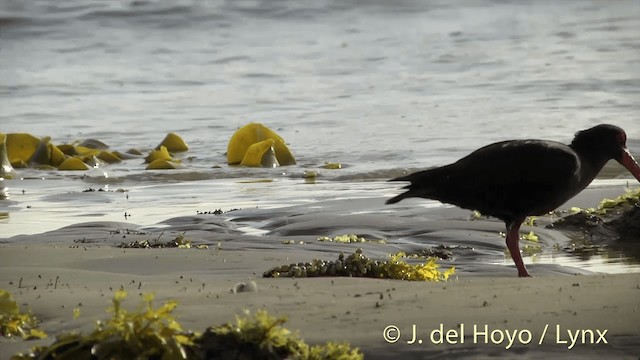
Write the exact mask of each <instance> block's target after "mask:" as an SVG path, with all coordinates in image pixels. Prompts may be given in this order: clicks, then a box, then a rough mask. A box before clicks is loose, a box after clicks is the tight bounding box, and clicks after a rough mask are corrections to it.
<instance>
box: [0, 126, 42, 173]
mask: <svg viewBox="0 0 640 360" xmlns="http://www.w3.org/2000/svg"><path fill="white" fill-rule="evenodd" d="M39 145H40V139H38V138H37V137H35V136H33V135H31V134H25V133H12V134H7V139H6V146H7V156H8V157H9V162H10V163H11V165H13V167H26V164H27V163H29V160H31V157H32V156H33V153H35V152H36V149H37V148H38V146H39ZM16 165H17V166H16Z"/></svg>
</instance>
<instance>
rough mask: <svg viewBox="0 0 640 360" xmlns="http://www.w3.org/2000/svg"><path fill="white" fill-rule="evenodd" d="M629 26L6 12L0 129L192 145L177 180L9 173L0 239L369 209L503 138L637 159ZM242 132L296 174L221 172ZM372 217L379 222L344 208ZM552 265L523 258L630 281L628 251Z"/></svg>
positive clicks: (372, 15)
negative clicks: (607, 149)
mask: <svg viewBox="0 0 640 360" xmlns="http://www.w3.org/2000/svg"><path fill="white" fill-rule="evenodd" d="M639 28H640V3H638V2H625V1H619V2H618V1H610V2H606V3H597V2H556V3H552V2H544V3H541V2H516V1H513V2H504V1H488V0H486V1H480V0H478V1H475V0H474V1H472V0H468V1H462V2H455V3H451V2H447V1H433V2H424V1H417V0H416V1H411V0H404V1H332V0H327V1H323V2H314V3H308V4H307V3H306V2H302V3H300V2H295V1H288V0H281V1H259V0H256V1H233V2H227V1H211V2H201V1H195V0H194V1H179V2H175V1H120V2H102V1H90V0H76V1H71V0H70V1H61V2H50V1H44V0H41V1H35V0H31V1H17V0H12V1H3V2H1V3H0V79H2V81H0V104H1V105H0V132H4V133H8V132H29V133H33V134H34V135H36V136H47V135H48V136H51V137H52V141H53V142H54V143H56V144H61V143H67V142H71V141H75V140H84V139H88V138H95V139H99V140H101V141H103V142H105V143H107V144H108V145H110V147H111V148H112V149H113V150H120V151H126V150H127V149H129V148H132V147H135V148H139V149H141V150H143V151H148V150H149V149H151V148H153V147H155V146H156V145H157V144H158V143H159V142H160V141H161V140H162V138H163V137H164V136H165V134H166V133H168V132H172V131H173V132H177V133H178V134H180V135H181V136H182V137H183V138H184V139H185V140H186V142H187V143H188V145H189V146H190V150H189V151H188V152H187V153H184V154H181V155H179V156H180V157H181V158H182V159H183V161H184V163H185V165H186V168H185V169H183V170H177V171H146V170H144V165H143V164H142V161H138V160H129V161H125V162H123V163H120V164H114V165H111V166H109V167H106V168H104V169H94V170H91V171H89V172H87V173H86V174H77V173H63V172H57V171H42V170H35V169H27V170H20V171H19V175H20V176H21V177H23V178H24V180H11V181H5V185H6V186H7V187H8V189H9V190H8V192H9V195H10V198H9V199H8V200H1V201H0V214H1V213H6V214H7V216H0V233H1V235H0V236H2V237H10V236H13V235H17V234H33V233H39V232H43V231H48V230H53V229H56V228H59V227H62V226H66V225H69V224H73V223H77V222H82V221H124V220H127V221H131V222H133V223H136V224H140V225H144V226H152V225H154V224H157V223H158V222H160V221H163V220H166V219H169V218H172V217H176V216H185V215H195V214H196V211H213V210H216V209H219V208H220V209H222V210H225V211H226V210H230V209H234V208H243V209H247V208H256V207H257V208H259V209H278V208H287V207H290V206H295V205H307V206H308V207H309V208H312V207H313V206H316V205H315V204H323V203H324V202H326V201H329V200H335V199H359V198H380V199H382V198H383V197H388V196H391V195H393V194H395V193H397V187H396V186H395V185H393V184H387V183H385V182H384V181H385V180H386V179H388V178H390V177H393V176H395V175H398V174H399V173H401V172H402V171H404V170H405V169H409V170H415V169H418V168H426V167H430V166H435V165H443V164H446V163H448V162H451V161H454V160H456V159H457V158H459V157H461V156H463V155H466V154H468V153H469V152H470V151H472V150H473V149H475V148H477V147H480V146H482V145H485V144H487V143H490V142H494V141H499V140H504V139H510V138H545V139H553V140H558V141H563V142H567V141H570V139H571V138H572V136H573V133H574V132H575V131H577V130H579V129H583V128H586V127H590V126H592V125H595V124H598V123H603V122H609V123H614V124H617V125H619V126H621V127H623V128H625V130H626V131H627V134H628V137H629V141H628V146H629V148H630V149H631V151H632V152H633V153H634V154H636V157H640V156H639V155H638V154H640V126H639V125H638V124H640V121H639V120H640V118H639V116H638V114H640V103H639V102H638V101H637V99H638V95H639V94H640V57H639V56H638V50H639V49H640V40H638V37H637V30H638V29H639ZM250 121H259V122H262V123H264V124H265V125H267V126H269V127H271V128H272V129H274V130H275V131H276V132H278V133H279V134H280V135H281V136H282V137H283V138H284V139H285V140H286V141H287V143H288V144H289V146H290V149H291V151H292V152H293V154H294V156H295V157H296V159H297V160H298V164H297V165H295V166H291V167H283V168H277V169H244V168H234V167H228V166H227V165H226V158H225V151H226V146H227V142H228V140H229V138H230V137H231V135H232V134H233V132H234V131H235V130H236V129H237V128H239V127H240V126H242V125H244V124H246V123H248V122H250ZM327 161H329V162H340V163H342V164H343V165H344V166H343V168H342V169H340V170H327V169H323V168H320V166H322V165H323V164H324V163H325V162H327ZM305 170H313V171H316V172H318V174H319V176H318V178H317V179H316V180H315V181H309V180H305V179H303V173H304V171H305ZM617 178H622V179H628V178H629V175H628V174H626V173H625V172H624V171H623V169H622V168H621V167H620V166H619V165H617V164H611V165H609V166H607V168H606V169H605V171H604V173H603V174H602V176H601V179H617ZM262 180H264V181H268V182H260V181H262ZM613 181H619V182H618V183H617V185H616V186H620V185H621V184H623V183H624V181H625V180H613ZM89 188H92V189H95V190H98V189H101V188H102V189H103V190H109V191H106V192H91V193H83V192H82V191H84V190H88V189H89ZM118 189H123V190H126V192H118V191H117V190H118ZM23 190H24V193H23ZM381 201H382V200H380V202H381ZM411 204H412V206H417V207H419V209H420V208H422V207H437V208H439V209H448V207H443V206H441V205H439V204H438V203H436V202H422V203H419V202H412V203H411ZM317 206H321V205H317ZM376 211H383V212H385V213H387V211H388V214H389V216H393V212H392V211H391V210H382V209H377V210H375V209H371V208H367V207H362V208H358V209H352V212H353V213H357V212H361V213H372V212H376ZM283 212H284V213H286V210H283ZM125 214H127V215H130V216H127V217H126V218H125ZM465 216H466V215H465ZM244 231H246V232H247V233H251V234H262V233H264V230H263V229H261V228H260V227H259V226H254V225H253V224H246V225H245V226H244ZM318 235H324V234H318ZM496 244H497V245H500V246H501V245H502V242H501V241H498V242H496ZM497 245H496V246H497ZM561 255H562V254H557V256H556V255H554V256H553V257H545V256H546V255H540V256H539V257H538V259H537V260H536V261H541V262H551V263H554V262H557V263H561V264H572V265H578V264H579V266H578V267H581V268H589V269H595V270H596V271H606V272H615V271H637V270H638V268H637V265H628V264H627V263H624V264H621V263H620V261H621V260H620V261H618V260H615V259H622V258H624V255H620V256H614V257H613V262H608V261H609V260H612V259H604V258H602V259H601V261H600V260H598V261H596V263H595V264H594V265H591V263H589V262H587V261H583V260H579V262H578V263H573V262H572V261H577V260H575V257H563V256H561ZM592 259H594V258H593V257H592ZM484 260H486V259H484ZM589 261H595V260H589ZM616 261H618V262H616ZM636 264H637V263H636ZM602 266H604V267H602ZM602 269H604V270H602Z"/></svg>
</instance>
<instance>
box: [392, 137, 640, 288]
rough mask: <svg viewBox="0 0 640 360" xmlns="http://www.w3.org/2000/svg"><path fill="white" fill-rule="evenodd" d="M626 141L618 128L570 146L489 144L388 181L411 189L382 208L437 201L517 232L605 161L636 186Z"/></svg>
mask: <svg viewBox="0 0 640 360" xmlns="http://www.w3.org/2000/svg"><path fill="white" fill-rule="evenodd" d="M625 141H626V134H625V132H624V130H622V129H621V128H619V127H617V126H614V125H598V126H595V127H593V128H590V129H587V130H583V131H579V132H578V133H576V135H575V138H574V139H573V141H572V143H571V144H570V145H565V144H562V143H559V142H556V141H547V140H510V141H502V142H498V143H494V144H491V145H487V146H485V147H482V148H480V149H478V150H476V151H474V152H472V153H471V154H469V155H467V156H466V157H464V158H462V159H460V160H458V161H456V162H455V163H453V164H449V165H446V166H442V167H437V168H433V169H429V170H424V171H420V172H417V173H413V174H410V175H406V176H402V177H398V178H395V179H391V180H390V181H408V182H410V184H409V185H407V186H405V187H404V188H405V189H406V191H405V192H404V193H402V194H400V195H398V196H395V197H393V198H391V199H389V200H387V203H388V204H393V203H396V202H398V201H401V200H403V199H406V198H409V197H421V198H427V199H434V200H439V201H441V202H445V203H449V204H453V205H457V206H459V207H462V208H465V209H471V210H478V211H480V212H481V213H482V214H484V215H491V216H494V217H497V218H499V219H502V220H503V221H504V222H505V223H506V225H507V230H508V232H513V231H515V232H516V233H517V229H518V228H519V227H520V223H521V222H522V221H523V220H524V218H525V217H527V216H530V215H541V214H545V213H547V212H549V211H552V210H554V209H556V208H557V207H558V206H560V205H562V204H563V203H565V202H566V201H567V200H569V199H570V198H572V197H573V196H574V195H576V194H577V193H579V192H580V191H581V190H582V189H584V188H585V187H586V186H587V185H589V183H591V181H592V180H593V179H594V178H595V177H596V175H597V174H598V173H599V172H600V170H601V169H602V167H603V166H604V165H605V164H606V162H607V161H609V160H610V159H615V160H617V161H618V162H620V163H621V164H622V165H624V166H625V167H626V168H627V169H628V170H629V171H630V172H631V173H632V174H633V175H634V176H635V177H636V178H637V179H638V180H639V181H640V167H639V166H638V164H637V163H636V162H635V160H633V157H632V156H631V154H630V153H629V152H628V150H627V149H626V147H625ZM514 227H515V230H513V231H512V229H513V228H514ZM516 235H517V234H516ZM511 236H512V237H513V236H514V235H511ZM510 241H511V243H510ZM513 241H515V244H516V247H517V239H516V240H513V239H510V238H509V236H508V238H507V243H508V246H509V250H510V251H511V253H512V256H513V257H514V261H516V265H518V270H519V274H520V275H521V276H528V273H527V272H526V270H525V269H524V265H521V266H520V265H519V264H518V262H520V263H521V262H522V260H521V259H520V260H519V261H518V260H517V259H516V257H518V258H520V254H519V252H518V254H517V256H516V254H514V253H513V249H514V246H513Z"/></svg>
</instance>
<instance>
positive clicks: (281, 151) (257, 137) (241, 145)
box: [227, 123, 296, 166]
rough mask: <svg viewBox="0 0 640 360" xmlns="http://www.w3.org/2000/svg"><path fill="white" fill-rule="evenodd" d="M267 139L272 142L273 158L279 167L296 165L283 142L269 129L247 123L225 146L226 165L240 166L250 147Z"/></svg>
mask: <svg viewBox="0 0 640 360" xmlns="http://www.w3.org/2000/svg"><path fill="white" fill-rule="evenodd" d="M267 139H271V140H273V142H274V144H273V148H274V152H275V156H276V158H277V159H278V163H279V164H280V165H283V166H286V165H294V164H295V163H296V160H295V159H294V157H293V155H292V154H291V152H290V151H289V148H288V147H287V145H286V144H285V143H284V140H282V138H281V137H280V136H279V135H278V134H276V133H275V132H273V131H272V130H271V129H269V128H268V127H266V126H264V125H262V124H259V123H249V124H247V125H245V126H243V127H241V128H240V129H238V130H237V131H236V132H235V133H234V134H233V136H231V140H229V144H228V146H227V163H228V164H229V165H238V164H240V163H241V162H242V159H243V158H244V157H245V153H246V152H247V150H248V149H249V147H250V146H251V145H253V144H255V143H258V142H261V141H264V140H267Z"/></svg>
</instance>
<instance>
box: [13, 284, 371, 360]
mask: <svg viewBox="0 0 640 360" xmlns="http://www.w3.org/2000/svg"><path fill="white" fill-rule="evenodd" d="M126 296H127V292H126V291H124V290H119V291H117V292H116V293H115V294H114V297H113V300H112V306H111V307H110V308H109V311H110V312H111V313H112V317H111V318H110V319H108V320H107V321H104V322H100V321H99V322H98V323H97V325H96V328H95V330H94V331H93V332H92V333H90V334H88V335H82V334H78V333H66V334H62V335H59V336H57V337H56V341H55V342H54V343H53V344H51V345H49V346H36V347H34V348H33V349H32V351H31V352H30V353H29V354H15V355H13V356H12V357H11V360H27V359H28V360H33V359H94V360H112V359H140V360H142V359H163V360H209V359H223V360H232V359H264V360H270V359H273V360H275V359H299V360H321V359H344V360H361V359H363V356H362V354H361V353H360V351H359V350H358V349H357V348H355V349H352V348H351V347H350V346H349V345H348V344H336V343H328V344H326V345H316V346H309V345H307V344H306V343H304V341H302V340H301V339H300V338H299V337H298V336H297V335H296V334H293V333H292V332H291V331H289V330H287V329H286V328H284V327H282V325H283V324H284V323H285V322H286V318H283V317H281V318H274V317H272V316H270V315H269V314H268V313H267V312H266V311H265V310H260V311H258V312H257V313H256V314H255V315H253V316H251V315H250V314H248V313H247V314H246V316H244V317H237V318H236V322H235V323H227V324H223V325H220V326H215V327H210V328H208V329H207V330H206V331H205V332H204V334H199V333H197V332H192V331H185V330H184V329H183V328H182V326H181V325H180V324H179V323H178V322H177V321H176V319H175V318H174V317H173V316H172V312H173V310H174V309H175V308H176V306H177V302H175V301H168V302H166V303H165V304H164V305H162V306H160V307H159V308H154V307H153V306H152V301H153V298H154V296H153V294H145V295H143V302H142V305H141V307H140V308H139V309H138V310H137V311H135V312H129V311H127V310H125V309H123V308H122V301H123V300H124V299H125V298H126Z"/></svg>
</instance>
